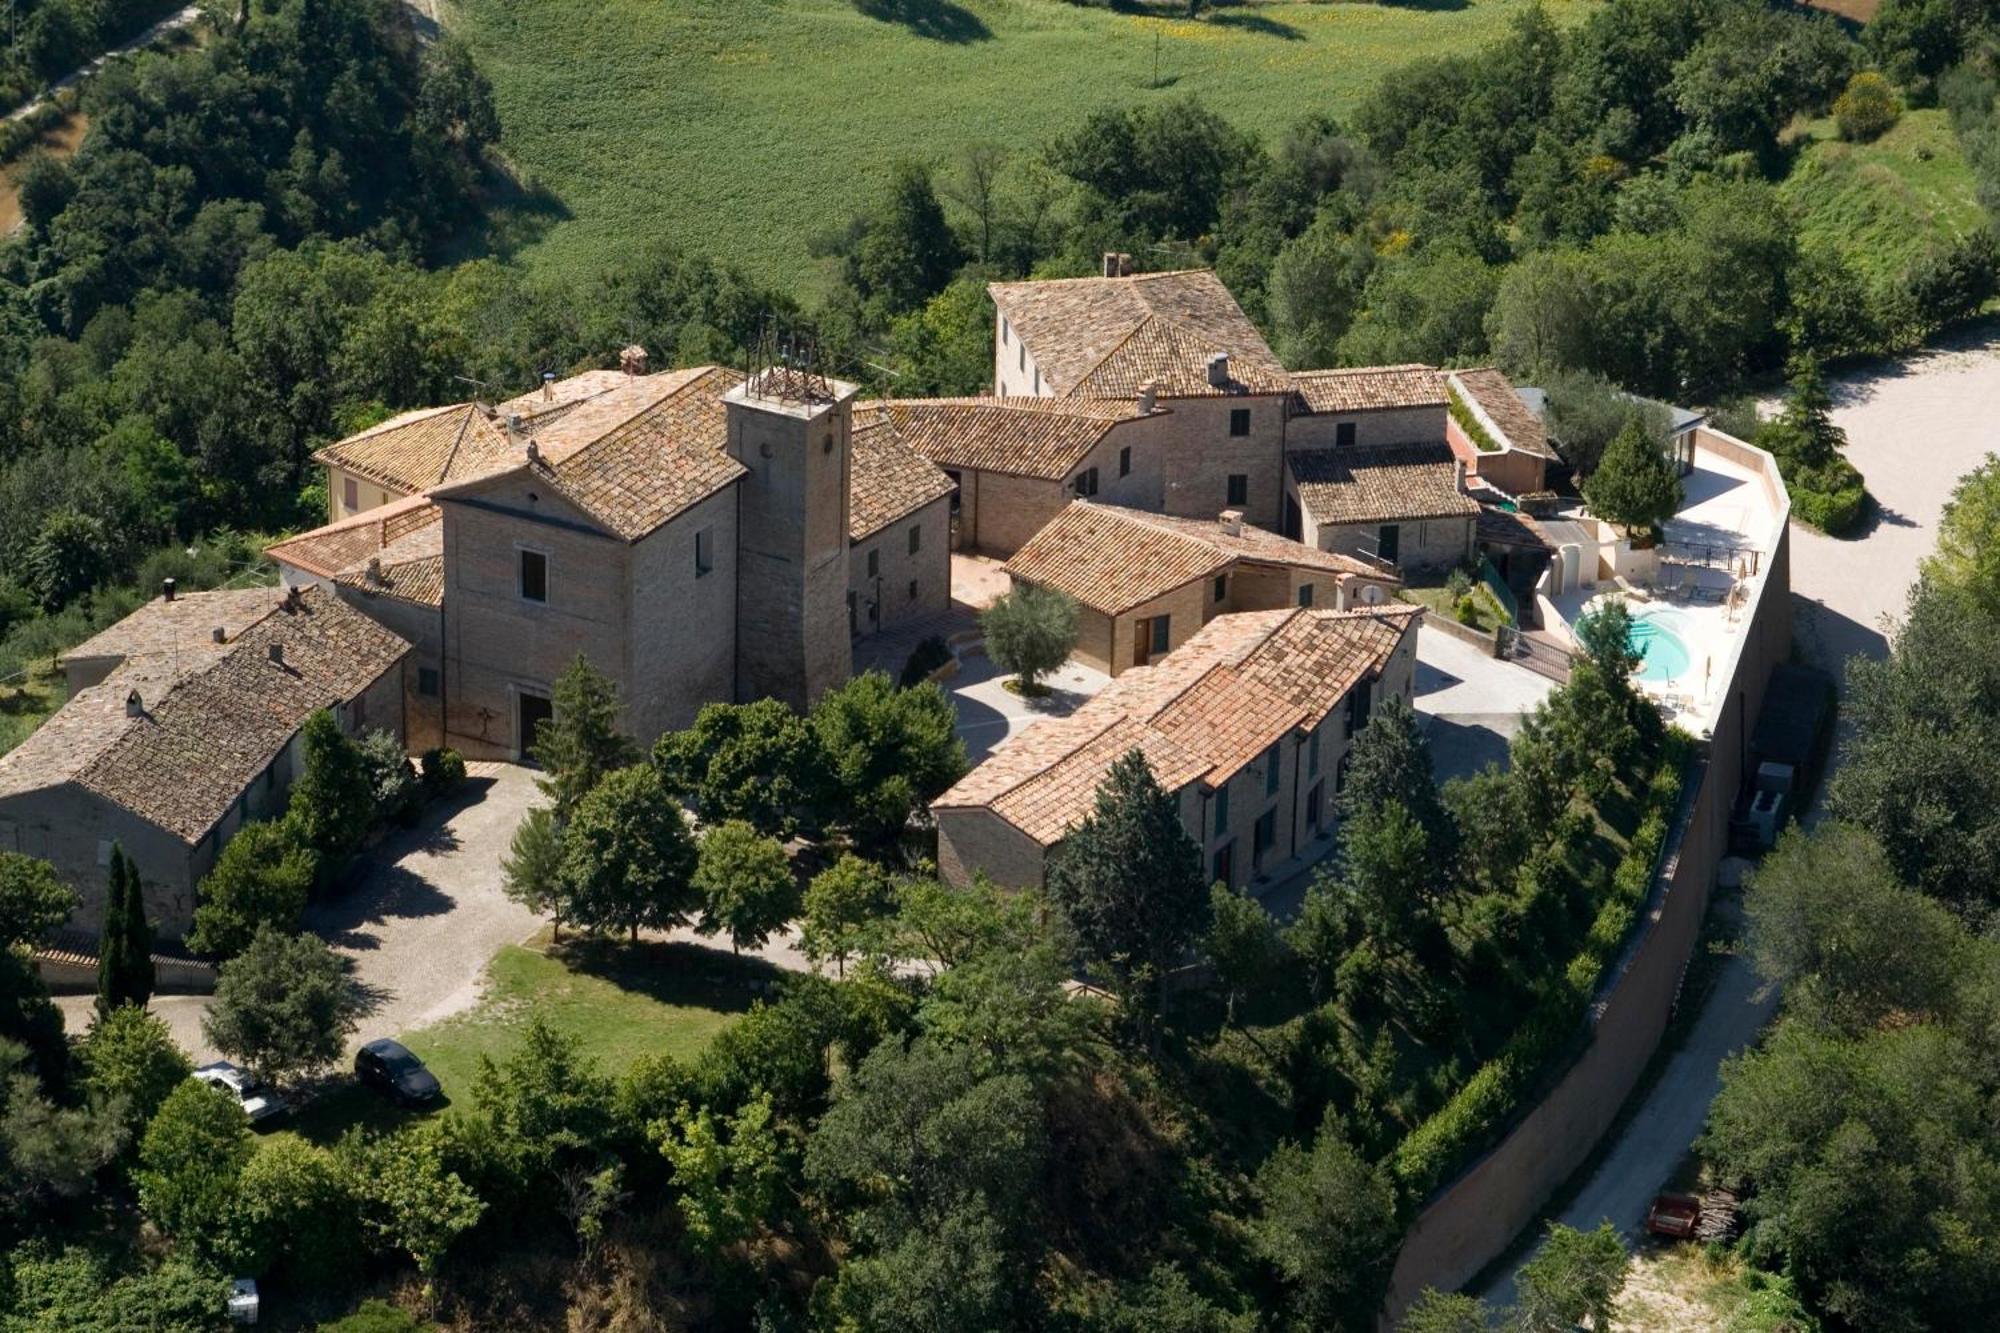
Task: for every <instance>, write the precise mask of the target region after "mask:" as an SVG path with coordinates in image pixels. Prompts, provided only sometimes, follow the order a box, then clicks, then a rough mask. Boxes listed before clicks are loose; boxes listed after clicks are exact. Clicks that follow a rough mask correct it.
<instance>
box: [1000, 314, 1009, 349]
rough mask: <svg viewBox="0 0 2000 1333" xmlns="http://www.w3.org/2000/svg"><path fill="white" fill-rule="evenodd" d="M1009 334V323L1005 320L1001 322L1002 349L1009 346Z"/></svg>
mask: <svg viewBox="0 0 2000 1333" xmlns="http://www.w3.org/2000/svg"><path fill="white" fill-rule="evenodd" d="M1009 334H1010V330H1009V329H1008V328H1007V321H1006V320H1004V319H1003V320H1001V321H1000V345H1001V346H1002V347H1005V346H1006V345H1007V339H1008V337H1009Z"/></svg>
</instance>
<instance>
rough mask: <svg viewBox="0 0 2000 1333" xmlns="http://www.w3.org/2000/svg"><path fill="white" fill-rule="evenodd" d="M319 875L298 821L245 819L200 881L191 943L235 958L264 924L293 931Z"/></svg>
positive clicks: (315, 859)
mask: <svg viewBox="0 0 2000 1333" xmlns="http://www.w3.org/2000/svg"><path fill="white" fill-rule="evenodd" d="M318 875H319V856H318V855H317V854H316V853H315V852H314V851H313V849H312V847H311V846H310V845H309V844H308V843H307V842H306V838H305V834H304V832H303V831H302V830H301V828H300V825H299V821H298V820H296V819H293V818H291V817H290V816H286V817H285V818H283V819H277V820H269V821H264V822H258V823H250V824H245V825H244V826H243V827H242V828H240V829H238V830H237V831H236V836H235V837H233V838H231V839H230V840H229V842H228V843H227V844H226V845H225V846H224V847H223V849H222V854H221V855H220V856H218V857H216V858H215V866H214V868H213V869H211V870H210V871H209V872H208V874H207V876H206V877H205V878H204V879H203V880H202V882H201V903H200V905H199V906H197V907H196V908H195V912H194V930H193V932H192V933H190V934H189V936H188V944H189V945H190V946H191V947H192V948H194V949H196V950H197V951H199V952H201V953H205V954H210V955H213V956H214V957H217V958H234V957H235V956H236V955H237V954H239V953H242V952H243V951H244V950H245V949H247V948H248V947H250V941H251V939H252V938H254V937H255V936H256V934H257V929H258V927H260V926H270V927H271V928H273V929H274V930H279V931H283V932H286V933H287V934H289V933H290V932H292V931H295V930H297V929H298V928H299V915H300V914H301V913H302V912H304V911H305V907H306V899H307V898H308V897H310V896H311V894H312V886H313V883H314V881H315V880H316V879H317V878H318Z"/></svg>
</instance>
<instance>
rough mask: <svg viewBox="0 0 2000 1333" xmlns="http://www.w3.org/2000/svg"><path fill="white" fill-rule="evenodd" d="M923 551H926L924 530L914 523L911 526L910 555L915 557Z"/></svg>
mask: <svg viewBox="0 0 2000 1333" xmlns="http://www.w3.org/2000/svg"><path fill="white" fill-rule="evenodd" d="M923 549H924V530H923V529H922V528H920V527H918V526H917V525H916V524H914V523H912V524H910V554H911V555H915V554H916V553H917V552H918V551H921V550H923Z"/></svg>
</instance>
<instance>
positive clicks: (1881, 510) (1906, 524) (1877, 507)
mask: <svg viewBox="0 0 2000 1333" xmlns="http://www.w3.org/2000/svg"><path fill="white" fill-rule="evenodd" d="M1916 526H1918V524H1917V520H1915V519H1913V518H1911V517H1910V516H1909V515H1907V514H1904V513H1901V512H1899V511H1897V510H1894V509H1891V508H1889V507H1888V506H1887V505H1885V504H1883V503H1882V502H1881V501H1880V500H1877V499H1876V498H1875V497H1874V496H1872V495H1871V496H1869V497H1868V502H1867V505H1866V507H1865V508H1864V509H1863V511H1862V514H1861V521H1860V522H1859V523H1857V524H1855V525H1854V527H1853V529H1852V530H1851V531H1849V532H1847V533H1845V534H1843V535H1842V536H1839V537H1836V538H1834V540H1835V541H1860V540H1861V539H1862V538H1863V537H1868V536H1872V535H1873V534H1874V532H1875V530H1876V529H1877V528H1914V527H1916Z"/></svg>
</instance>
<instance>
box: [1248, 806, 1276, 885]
mask: <svg viewBox="0 0 2000 1333" xmlns="http://www.w3.org/2000/svg"><path fill="white" fill-rule="evenodd" d="M1277 842H1278V812H1277V811H1276V810H1275V809H1271V810H1266V811H1265V812H1264V813H1263V814H1261V815H1259V816H1257V824H1256V827H1255V828H1254V829H1253V830H1252V831H1251V834H1250V864H1251V865H1253V866H1255V867H1256V868H1257V869H1259V870H1262V869H1263V868H1264V858H1265V856H1267V855H1268V854H1269V853H1270V851H1271V848H1272V847H1274V846H1276V845H1277Z"/></svg>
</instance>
